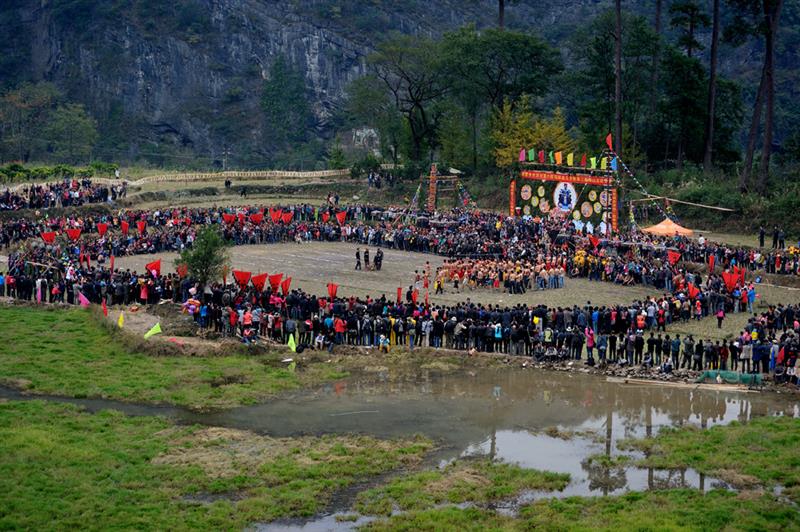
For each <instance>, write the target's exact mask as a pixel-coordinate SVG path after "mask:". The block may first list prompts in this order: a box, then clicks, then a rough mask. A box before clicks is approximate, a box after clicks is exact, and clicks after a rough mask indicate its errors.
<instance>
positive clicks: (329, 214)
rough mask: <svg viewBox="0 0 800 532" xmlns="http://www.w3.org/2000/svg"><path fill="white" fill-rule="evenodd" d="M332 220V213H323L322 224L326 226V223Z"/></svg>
mask: <svg viewBox="0 0 800 532" xmlns="http://www.w3.org/2000/svg"><path fill="white" fill-rule="evenodd" d="M330 219H331V213H330V212H328V211H324V212H323V213H322V223H324V224H326V223H328V220H330Z"/></svg>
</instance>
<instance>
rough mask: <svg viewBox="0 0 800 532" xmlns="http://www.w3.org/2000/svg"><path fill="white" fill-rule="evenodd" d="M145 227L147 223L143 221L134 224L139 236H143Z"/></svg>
mask: <svg viewBox="0 0 800 532" xmlns="http://www.w3.org/2000/svg"><path fill="white" fill-rule="evenodd" d="M146 227H147V222H145V221H144V220H138V221H137V222H136V229H138V230H139V234H140V235H143V234H144V229H145V228H146Z"/></svg>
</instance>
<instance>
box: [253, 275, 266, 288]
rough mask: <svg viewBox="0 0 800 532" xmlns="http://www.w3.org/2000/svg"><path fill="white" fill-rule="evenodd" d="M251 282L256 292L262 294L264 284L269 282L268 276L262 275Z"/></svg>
mask: <svg viewBox="0 0 800 532" xmlns="http://www.w3.org/2000/svg"><path fill="white" fill-rule="evenodd" d="M250 282H251V283H253V286H255V287H256V290H257V291H259V292H262V291H263V290H264V283H266V282H267V274H266V273H260V274H258V275H254V276H253V277H251V278H250Z"/></svg>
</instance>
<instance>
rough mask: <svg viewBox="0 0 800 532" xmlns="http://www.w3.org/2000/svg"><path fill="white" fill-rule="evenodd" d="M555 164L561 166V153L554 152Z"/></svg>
mask: <svg viewBox="0 0 800 532" xmlns="http://www.w3.org/2000/svg"><path fill="white" fill-rule="evenodd" d="M556 164H559V165H560V164H561V152H560V151H557V152H556Z"/></svg>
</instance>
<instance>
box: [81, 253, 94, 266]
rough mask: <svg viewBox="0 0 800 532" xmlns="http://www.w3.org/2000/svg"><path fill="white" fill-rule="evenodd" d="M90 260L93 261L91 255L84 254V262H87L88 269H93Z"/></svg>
mask: <svg viewBox="0 0 800 532" xmlns="http://www.w3.org/2000/svg"><path fill="white" fill-rule="evenodd" d="M90 259H91V256H89V254H88V253H84V254H83V260H84V261H86V267H87V268H91V267H92V264H91V262H90Z"/></svg>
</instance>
